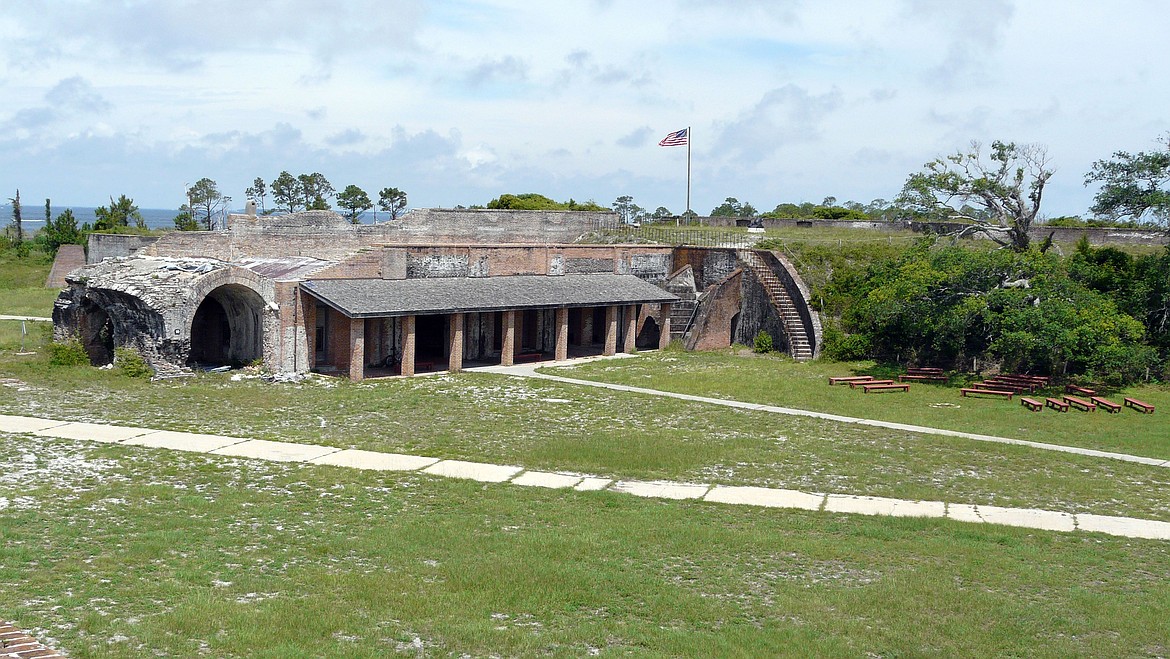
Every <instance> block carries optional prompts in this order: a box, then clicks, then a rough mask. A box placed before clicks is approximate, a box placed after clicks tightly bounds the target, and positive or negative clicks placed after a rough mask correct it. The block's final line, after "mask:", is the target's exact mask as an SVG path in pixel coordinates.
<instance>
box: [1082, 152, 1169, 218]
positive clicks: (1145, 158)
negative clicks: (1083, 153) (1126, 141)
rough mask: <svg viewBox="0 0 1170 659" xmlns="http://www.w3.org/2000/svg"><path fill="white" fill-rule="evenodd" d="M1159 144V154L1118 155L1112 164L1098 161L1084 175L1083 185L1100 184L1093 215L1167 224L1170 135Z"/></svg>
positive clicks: (1114, 156)
mask: <svg viewBox="0 0 1170 659" xmlns="http://www.w3.org/2000/svg"><path fill="white" fill-rule="evenodd" d="M1159 142H1160V143H1161V144H1162V145H1163V146H1164V147H1165V148H1164V149H1163V150H1161V151H1150V152H1148V153H1147V152H1145V151H1139V152H1138V153H1135V154H1129V153H1126V152H1125V151H1117V152H1115V153H1114V154H1113V158H1112V159H1111V160H1098V161H1097V162H1095V163H1093V169H1092V170H1090V171H1089V173H1088V174H1086V175H1085V185H1088V184H1090V183H1094V182H1095V183H1100V184H1101V190H1100V191H1099V192H1098V193H1097V196H1096V197H1094V199H1093V207H1092V208H1091V209H1090V210H1092V211H1093V213H1095V214H1096V215H1101V216H1105V217H1109V218H1111V219H1114V220H1116V219H1118V218H1121V217H1132V218H1133V219H1135V220H1139V219H1141V218H1142V217H1143V216H1145V215H1146V214H1150V215H1153V216H1154V217H1155V218H1157V219H1158V220H1160V221H1161V222H1162V223H1164V224H1166V223H1170V134H1167V135H1166V137H1163V138H1162V139H1161V140H1159Z"/></svg>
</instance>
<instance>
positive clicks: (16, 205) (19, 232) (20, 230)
mask: <svg viewBox="0 0 1170 659" xmlns="http://www.w3.org/2000/svg"><path fill="white" fill-rule="evenodd" d="M8 201H10V202H12V226H13V227H15V228H16V240H15V242H13V244H14V245H16V246H17V247H19V246H20V243H22V242H24V226H23V224H22V223H21V221H20V190H17V191H16V196H15V197H12V198H10V199H9V200H8Z"/></svg>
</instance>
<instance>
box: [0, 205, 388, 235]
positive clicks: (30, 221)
mask: <svg viewBox="0 0 1170 659" xmlns="http://www.w3.org/2000/svg"><path fill="white" fill-rule="evenodd" d="M20 206H21V211H22V213H21V219H20V221H21V224H22V225H24V227H25V229H26V230H36V229H40V228H41V227H42V226H44V224H45V206H44V204H43V203H42V204H40V205H36V206H33V205H29V204H24V203H22V204H21V205H20ZM66 208H68V209H70V210H72V211H73V217H75V218H77V226H78V227H81V225H83V224H85V223H86V222H88V223H89V224H90V225H91V226H92V225H93V223H94V222H96V221H97V216H96V215H95V214H94V211H95V210H97V207H96V206H64V205H62V206H57V205H54V206H53V207H52V208H51V209H50V210H51V212H52V214H53V218H54V219H56V217H57V216H58V215H60V214H61V213H63V212H65V209H66ZM333 210H334V212H336V209H333ZM138 212H139V213H141V214H142V219H143V220H145V221H146V227H147V228H148V229H174V228H175V216H176V215H178V214H179V211H178V209H172V208H139V209H138ZM228 213H239V214H243V213H244V209H243V208H239V209H232V210H229V211H228ZM382 215H384V216H386V217H389V215H388V214H386V213H382ZM358 219H360V220H361V223H362V224H373V222H374V216H373V214H372V213H369V212H366V213H362V214H361V215H360V216H358ZM11 224H12V205H11V204H3V205H0V227H7V226H9V225H11Z"/></svg>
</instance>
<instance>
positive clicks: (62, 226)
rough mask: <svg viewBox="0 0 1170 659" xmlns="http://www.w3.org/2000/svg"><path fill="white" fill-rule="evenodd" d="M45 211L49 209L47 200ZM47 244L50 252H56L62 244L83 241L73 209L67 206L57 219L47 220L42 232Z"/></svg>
mask: <svg viewBox="0 0 1170 659" xmlns="http://www.w3.org/2000/svg"><path fill="white" fill-rule="evenodd" d="M45 211H46V212H50V211H49V202H48V200H47V199H46V200H45ZM42 235H43V236H44V240H45V246H46V247H48V250H49V252H50V253H53V254H56V253H57V249H58V248H60V247H61V245H71V244H74V243H80V242H81V231H79V230H78V229H77V218H75V217H73V211H72V210H71V209H69V208H66V209H65V210H64V212H62V213H61V214H60V215H58V216H57V219H55V220H45V229H44V231H43V233H42Z"/></svg>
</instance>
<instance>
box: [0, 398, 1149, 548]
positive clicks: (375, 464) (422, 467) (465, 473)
mask: <svg viewBox="0 0 1170 659" xmlns="http://www.w3.org/2000/svg"><path fill="white" fill-rule="evenodd" d="M0 433H15V434H31V435H38V436H42V437H54V438H58V439H68V440H76V441H88V442H100V443H106V444H121V445H124V446H147V447H152V448H160V449H168V450H173V451H191V452H195V453H204V454H208V455H223V456H236V457H242V458H250V459H255V460H271V461H276V462H289V463H299V464H305V465H333V466H339V467H349V468H353V469H370V470H375V471H421V472H424V473H427V474H431V475H434V476H443V477H446V478H464V479H471V480H476V481H481V482H486V483H504V482H510V483H511V484H513V485H520V486H525V487H545V488H557V489H570V488H571V489H574V490H577V491H589V492H593V491H600V490H608V491H610V492H618V493H622V494H628V495H632V496H638V497H651V498H659V499H676V500H681V499H700V500H703V501H709V502H713V503H719V504H727V505H746V506H762V507H767V508H793V509H800V510H816V511H825V512H835V513H850V514H857V515H888V516H892V517H941V518H948V519H953V520H957V521H961V522H972V523H989V524H1002V525H1004V526H1019V527H1024V528H1032V529H1043V530H1048V531H1065V532H1068V531H1095V532H1100V533H1107V534H1110V535H1116V536H1123V537H1129V538H1149V539H1156V540H1170V522H1160V521H1155V520H1147V519H1136V518H1131V517H1114V516H1109V515H1093V514H1086V513H1079V514H1072V513H1065V512H1059V511H1054V510H1034V509H1028V508H1002V507H999V506H976V505H971V504H957V503H949V502H945V501H908V500H903V499H889V498H883V497H866V496H855V495H850V494H826V493H816V492H800V491H797V490H784V489H775V488H764V487H747V486H732V485H715V486H712V485H708V484H702V483H675V482H669V481H639V480H624V481H622V480H614V479H611V478H605V477H603V476H590V475H586V474H575V473H567V472H544V471H528V470H526V469H524V468H523V467H518V466H514V465H497V464H488V463H483V462H466V461H463V460H441V459H439V458H434V457H426V456H417V455H401V454H397V453H379V452H374V451H358V450H353V449H339V448H335V447H331V446H318V445H315V444H294V443H289V442H274V441H269V440H263V439H249V438H246V437H226V436H220V435H202V434H196V433H185V432H174V431H169V430H153V429H150V428H137V427H131V426H115V425H107V424H98V423H81V422H70V421H58V420H53V419H41V418H36V417H27V416H7V415H0Z"/></svg>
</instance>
